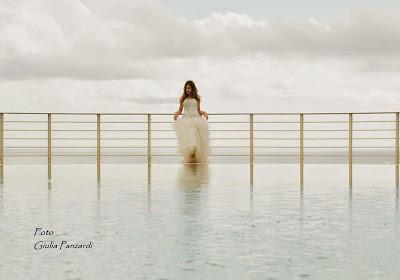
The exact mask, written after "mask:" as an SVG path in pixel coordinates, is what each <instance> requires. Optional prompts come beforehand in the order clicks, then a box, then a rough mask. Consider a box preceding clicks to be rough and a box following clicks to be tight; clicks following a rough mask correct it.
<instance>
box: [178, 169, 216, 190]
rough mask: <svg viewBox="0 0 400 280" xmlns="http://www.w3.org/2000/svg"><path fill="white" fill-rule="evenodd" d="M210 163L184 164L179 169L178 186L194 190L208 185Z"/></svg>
mask: <svg viewBox="0 0 400 280" xmlns="http://www.w3.org/2000/svg"><path fill="white" fill-rule="evenodd" d="M208 182H209V165H208V164H183V166H181V167H180V168H179V170H178V176H177V180H176V183H177V186H179V187H181V188H183V189H185V190H188V191H190V190H194V189H196V188H199V187H202V186H208Z"/></svg>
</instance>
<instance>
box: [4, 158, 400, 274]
mask: <svg viewBox="0 0 400 280" xmlns="http://www.w3.org/2000/svg"><path fill="white" fill-rule="evenodd" d="M347 168H348V167H347V165H341V164H316V165H311V164H310V165H305V171H304V172H305V182H304V187H303V188H300V187H299V185H298V166H297V165H296V164H276V165H274V164H256V165H255V166H254V181H253V184H250V183H249V166H248V165H246V164H210V165H204V166H198V167H197V168H196V169H192V168H189V167H184V166H183V165H180V164H153V165H152V166H151V172H150V173H149V169H148V166H147V164H121V165H114V164H109V165H104V166H102V174H101V176H102V180H101V182H100V183H97V181H96V166H95V165H91V164H89V165H88V164H82V165H69V164H60V165H54V166H53V171H52V173H53V179H52V181H51V182H48V181H47V173H46V172H47V166H46V165H8V166H5V168H4V182H3V184H2V185H0V252H1V262H0V279H363V280H364V279H400V266H399V264H400V242H399V219H400V216H399V191H398V189H396V187H395V183H394V167H393V166H392V165H355V166H353V172H354V173H353V187H352V188H351V189H349V187H348V186H347ZM148 174H150V180H149V177H148ZM37 228H40V229H39V230H37ZM51 232H52V234H51V235H50V233H51ZM35 233H36V236H34V235H35ZM46 233H47V234H46ZM41 234H43V235H41ZM63 241H65V242H66V243H64V244H63V247H62V248H61V249H60V248H59V247H58V248H53V247H51V244H53V245H60V244H61V243H62V242H63ZM38 243H39V244H42V245H43V244H44V245H45V246H48V247H47V248H39V249H37V248H36V249H35V246H38V245H36V244H38ZM89 243H91V247H88V248H85V247H83V248H78V247H79V244H80V245H82V246H84V245H88V244H89ZM46 244H47V245H46ZM66 245H71V247H69V248H67V247H66ZM74 246H75V247H74ZM39 247H40V246H39Z"/></svg>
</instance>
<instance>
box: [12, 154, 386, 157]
mask: <svg viewBox="0 0 400 280" xmlns="http://www.w3.org/2000/svg"><path fill="white" fill-rule="evenodd" d="M4 156H5V157H14V156H15V157H17V156H23V157H34V156H39V157H47V154H43V155H16V154H15V155H9V154H8V155H7V154H4ZM52 156H80V157H86V156H96V154H94V155H92V154H88V155H85V154H83V155H81V154H71V155H67V154H59V155H57V154H56V155H54V154H52ZM102 156H147V154H146V155H127V154H123V155H118V154H102ZM152 156H175V157H177V156H180V155H176V154H171V155H157V154H156V155H154V154H153V155H152ZM209 156H211V157H213V156H246V157H248V156H249V155H238V154H233V155H232V154H230V155H220V154H215V155H209ZM261 156H269V157H273V156H279V157H284V156H291V157H298V156H299V155H298V154H293V155H292V154H289V155H288V154H285V155H282V154H259V155H254V157H261ZM304 156H307V157H348V155H326V154H323V155H304ZM353 156H354V157H388V156H391V155H355V154H353Z"/></svg>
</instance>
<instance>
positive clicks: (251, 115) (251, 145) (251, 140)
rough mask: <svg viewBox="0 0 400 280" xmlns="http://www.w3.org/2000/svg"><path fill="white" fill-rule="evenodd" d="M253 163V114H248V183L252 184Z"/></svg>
mask: <svg viewBox="0 0 400 280" xmlns="http://www.w3.org/2000/svg"><path fill="white" fill-rule="evenodd" d="M253 163H254V123H253V114H250V183H251V184H252V183H253Z"/></svg>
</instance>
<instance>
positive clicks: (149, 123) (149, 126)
mask: <svg viewBox="0 0 400 280" xmlns="http://www.w3.org/2000/svg"><path fill="white" fill-rule="evenodd" d="M147 164H151V114H147Z"/></svg>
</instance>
